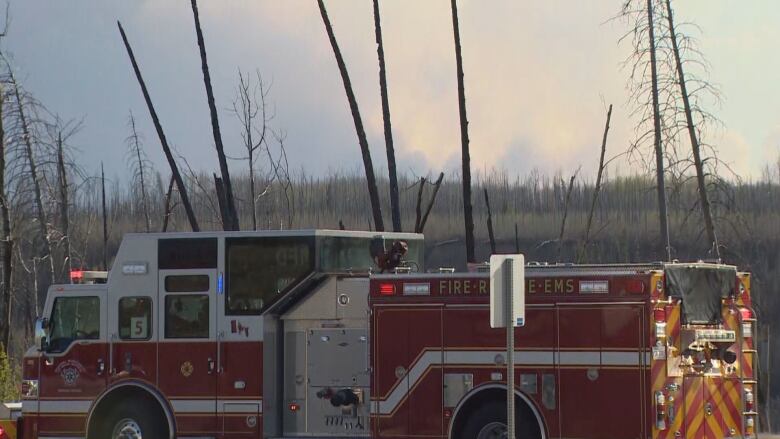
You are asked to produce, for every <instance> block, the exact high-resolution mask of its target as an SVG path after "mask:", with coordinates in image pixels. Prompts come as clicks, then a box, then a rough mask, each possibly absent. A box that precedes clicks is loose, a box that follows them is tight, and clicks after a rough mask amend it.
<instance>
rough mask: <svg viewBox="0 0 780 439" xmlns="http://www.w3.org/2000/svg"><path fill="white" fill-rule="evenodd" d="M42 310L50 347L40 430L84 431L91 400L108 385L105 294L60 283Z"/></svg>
mask: <svg viewBox="0 0 780 439" xmlns="http://www.w3.org/2000/svg"><path fill="white" fill-rule="evenodd" d="M57 288H58V289H59V291H56V292H55V291H50V294H52V295H54V296H55V297H54V298H53V300H52V301H51V302H50V303H51V305H50V307H48V309H46V310H45V311H44V315H46V316H48V319H49V322H50V323H49V324H50V326H49V346H48V348H47V349H46V351H45V352H44V353H43V358H42V361H41V377H40V384H39V385H40V389H39V398H40V413H41V414H42V415H45V416H41V417H40V418H39V424H38V425H39V432H40V433H39V434H40V435H41V436H63V435H83V434H84V425H85V423H86V422H85V421H86V418H87V413H88V411H89V407H90V405H91V404H92V401H93V400H94V399H95V398H96V397H97V396H98V395H100V394H101V393H102V392H103V390H104V389H105V387H106V376H107V362H108V346H107V336H106V332H107V325H106V293H105V289H103V288H102V287H96V288H90V287H86V288H85V287H84V286H79V287H78V290H76V289H75V287H70V286H68V287H57Z"/></svg>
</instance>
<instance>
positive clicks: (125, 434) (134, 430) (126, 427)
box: [111, 419, 143, 439]
mask: <svg viewBox="0 0 780 439" xmlns="http://www.w3.org/2000/svg"><path fill="white" fill-rule="evenodd" d="M111 438H112V439H143V434H141V426H140V425H138V422H136V421H135V420H134V419H122V420H121V421H119V422H117V423H116V426H114V433H113V434H112V435H111Z"/></svg>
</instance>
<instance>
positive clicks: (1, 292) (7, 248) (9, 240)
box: [0, 13, 14, 354]
mask: <svg viewBox="0 0 780 439" xmlns="http://www.w3.org/2000/svg"><path fill="white" fill-rule="evenodd" d="M6 16H7V13H6ZM5 104H6V95H5V89H4V88H3V86H2V84H0V218H2V222H3V223H2V228H1V229H0V243H2V249H1V250H2V263H0V267H1V268H2V279H0V282H2V285H1V286H0V287H2V289H0V304H2V308H0V319H2V320H0V340H2V343H3V347H2V348H3V349H4V350H5V352H6V354H7V353H8V346H9V344H10V343H9V342H10V339H11V315H12V310H11V291H12V290H13V284H12V281H13V272H14V271H13V248H14V241H13V237H12V236H11V215H10V206H9V197H8V193H7V192H6V184H5V178H6V175H5V171H6V161H5V157H6V135H5V125H4V118H5V110H6V108H5Z"/></svg>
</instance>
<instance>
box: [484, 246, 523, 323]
mask: <svg viewBox="0 0 780 439" xmlns="http://www.w3.org/2000/svg"><path fill="white" fill-rule="evenodd" d="M508 294H511V300H507V299H509V297H508V296H507V295H508ZM510 303H511V311H512V314H511V321H512V326H515V327H517V326H524V325H525V256H523V255H492V256H490V326H491V327H492V328H506V327H507V326H508V325H507V307H508V306H509V304H510Z"/></svg>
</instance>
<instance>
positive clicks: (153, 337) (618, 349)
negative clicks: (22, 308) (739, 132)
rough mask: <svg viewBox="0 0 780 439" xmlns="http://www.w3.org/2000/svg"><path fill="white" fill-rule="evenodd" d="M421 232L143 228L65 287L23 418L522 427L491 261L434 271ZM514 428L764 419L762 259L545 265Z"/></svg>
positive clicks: (318, 426) (451, 430) (75, 429)
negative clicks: (91, 274) (755, 275)
mask: <svg viewBox="0 0 780 439" xmlns="http://www.w3.org/2000/svg"><path fill="white" fill-rule="evenodd" d="M423 254H424V249H423V238H422V236H421V235H415V234H398V233H370V232H345V231H324V230H312V231H268V232H214V233H181V234H171V233H167V234H131V235H127V236H125V238H124V240H123V242H122V245H121V247H120V249H119V251H118V254H117V256H116V259H115V261H114V264H113V267H112V269H111V271H110V273H109V275H108V282H107V283H105V284H80V285H58V286H53V287H52V288H51V289H50V291H49V295H48V299H47V302H46V305H45V308H44V318H42V319H40V320H39V321H38V324H37V331H36V333H37V334H38V343H37V346H35V347H34V348H32V349H30V351H29V352H28V354H27V355H26V357H25V358H24V363H23V378H24V382H23V394H24V395H23V396H24V401H23V416H22V418H21V420H20V422H19V425H18V429H19V437H20V438H23V439H36V438H41V439H42V438H50V439H54V438H65V437H68V438H73V437H75V438H89V439H105V438H112V439H114V438H116V439H120V438H144V437H145V438H152V439H164V438H174V437H178V438H223V439H238V438H247V439H249V438H262V437H268V438H304V437H306V438H311V437H331V438H332V437H338V438H385V437H386V438H412V437H414V438H437V439H444V438H448V439H449V438H451V439H473V438H476V439H490V438H500V437H503V436H505V434H506V406H505V402H506V381H507V379H506V374H507V368H506V361H507V358H506V350H505V333H504V330H501V329H491V327H490V324H489V304H488V294H489V290H490V284H489V277H488V274H487V273H480V272H474V273H455V272H451V271H447V270H436V271H435V272H429V271H428V270H426V267H425V264H424V257H423ZM525 278H526V286H525V289H526V304H527V311H526V322H527V323H526V326H524V327H522V328H517V329H516V333H515V335H516V346H517V347H516V350H515V351H514V362H515V370H514V371H513V373H514V374H515V383H516V388H515V389H514V391H515V394H516V418H517V423H516V424H517V432H516V433H517V437H518V438H529V439H547V438H594V439H595V438H613V439H619V438H626V439H634V438H652V439H658V438H664V439H666V438H669V439H671V438H732V437H733V438H737V437H740V438H748V437H754V435H755V429H756V422H757V415H756V411H757V409H756V405H755V400H756V398H755V395H756V391H757V384H756V381H755V378H754V373H753V365H754V364H756V363H755V362H756V359H755V354H756V351H755V349H754V346H753V334H754V332H755V328H754V326H755V319H754V314H753V312H752V309H751V300H750V276H749V274H747V273H741V272H738V271H737V270H736V268H735V267H733V266H727V265H720V264H706V263H692V264H682V263H674V264H665V263H653V264H643V265H528V266H526V269H525Z"/></svg>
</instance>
